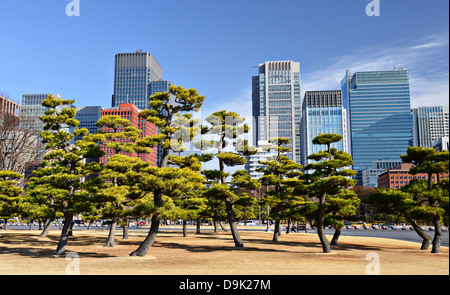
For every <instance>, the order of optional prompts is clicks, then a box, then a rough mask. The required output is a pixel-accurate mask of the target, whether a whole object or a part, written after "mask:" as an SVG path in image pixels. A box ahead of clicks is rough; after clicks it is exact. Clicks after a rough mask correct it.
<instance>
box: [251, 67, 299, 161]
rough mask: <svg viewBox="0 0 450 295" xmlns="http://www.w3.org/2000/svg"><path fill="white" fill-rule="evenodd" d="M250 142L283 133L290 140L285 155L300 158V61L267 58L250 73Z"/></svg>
mask: <svg viewBox="0 0 450 295" xmlns="http://www.w3.org/2000/svg"><path fill="white" fill-rule="evenodd" d="M252 109H253V110H252V112H253V143H254V144H256V143H257V142H258V141H268V140H270V139H271V138H276V137H284V138H288V139H289V140H290V145H289V146H288V147H289V148H290V149H291V152H290V153H288V154H287V156H288V157H289V158H290V159H291V160H294V161H295V162H297V163H300V162H301V159H300V117H301V99H300V63H299V62H294V61H292V60H290V61H267V62H265V63H263V64H260V65H259V75H258V76H253V77H252Z"/></svg>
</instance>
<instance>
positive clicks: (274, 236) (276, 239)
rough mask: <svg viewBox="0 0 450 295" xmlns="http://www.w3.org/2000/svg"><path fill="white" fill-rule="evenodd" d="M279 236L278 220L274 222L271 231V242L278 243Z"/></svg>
mask: <svg viewBox="0 0 450 295" xmlns="http://www.w3.org/2000/svg"><path fill="white" fill-rule="evenodd" d="M279 235H280V220H279V219H277V220H275V228H274V230H273V238H272V242H278V236H279Z"/></svg>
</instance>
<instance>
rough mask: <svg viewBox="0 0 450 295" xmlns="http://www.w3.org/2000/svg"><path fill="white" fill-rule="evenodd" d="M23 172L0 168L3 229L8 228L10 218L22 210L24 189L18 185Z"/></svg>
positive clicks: (0, 200)
mask: <svg viewBox="0 0 450 295" xmlns="http://www.w3.org/2000/svg"><path fill="white" fill-rule="evenodd" d="M22 178H23V176H22V174H19V173H16V172H13V171H10V170H0V217H2V218H3V229H4V230H5V231H6V230H8V218H11V217H13V216H14V215H16V214H17V213H19V210H20V204H21V202H22V199H23V197H22V193H23V189H22V188H21V187H19V186H18V185H17V183H18V181H19V180H20V179H22Z"/></svg>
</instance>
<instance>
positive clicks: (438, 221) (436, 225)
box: [431, 216, 442, 254]
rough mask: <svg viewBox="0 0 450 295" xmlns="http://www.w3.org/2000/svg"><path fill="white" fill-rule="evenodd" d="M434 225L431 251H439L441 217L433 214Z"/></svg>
mask: <svg viewBox="0 0 450 295" xmlns="http://www.w3.org/2000/svg"><path fill="white" fill-rule="evenodd" d="M433 225H434V239H433V248H432V249H431V253H436V254H437V253H439V251H440V249H441V241H442V229H441V217H440V216H435V217H434V220H433Z"/></svg>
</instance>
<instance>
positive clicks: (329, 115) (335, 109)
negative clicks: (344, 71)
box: [300, 90, 348, 166]
mask: <svg viewBox="0 0 450 295" xmlns="http://www.w3.org/2000/svg"><path fill="white" fill-rule="evenodd" d="M300 126H301V127H300V129H301V131H300V135H301V136H300V138H301V155H302V163H301V164H302V165H303V166H305V165H307V164H308V162H309V161H310V160H308V156H309V155H311V154H314V153H317V152H319V151H321V150H323V149H324V147H323V146H319V145H315V144H313V143H312V142H313V139H314V138H315V137H316V136H318V135H319V134H324V133H333V134H339V135H341V136H342V137H343V139H342V140H341V141H340V142H336V143H333V144H332V145H331V147H333V148H336V149H337V150H340V151H344V152H348V144H347V114H346V110H345V109H344V107H343V104H342V92H341V90H327V91H306V92H305V99H304V100H303V106H302V120H301V125H300Z"/></svg>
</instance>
